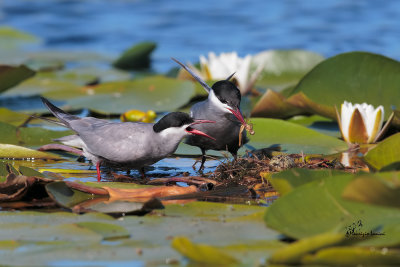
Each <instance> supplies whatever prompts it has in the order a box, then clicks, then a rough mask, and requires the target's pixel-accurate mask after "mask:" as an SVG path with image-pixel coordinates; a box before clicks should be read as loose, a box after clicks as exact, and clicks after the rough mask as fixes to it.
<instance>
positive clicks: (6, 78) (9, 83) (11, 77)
mask: <svg viewBox="0 0 400 267" xmlns="http://www.w3.org/2000/svg"><path fill="white" fill-rule="evenodd" d="M33 75H35V71H33V70H31V69H29V68H27V67H26V66H24V65H20V66H18V67H14V66H8V65H0V93H1V92H3V91H5V90H7V89H8V88H11V87H13V86H15V85H17V84H19V83H20V82H22V81H23V80H26V79H28V78H30V77H32V76H33Z"/></svg>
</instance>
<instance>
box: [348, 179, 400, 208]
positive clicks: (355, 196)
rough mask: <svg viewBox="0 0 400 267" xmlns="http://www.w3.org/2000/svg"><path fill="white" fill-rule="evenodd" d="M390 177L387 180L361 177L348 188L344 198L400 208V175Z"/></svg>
mask: <svg viewBox="0 0 400 267" xmlns="http://www.w3.org/2000/svg"><path fill="white" fill-rule="evenodd" d="M389 177H390V178H389V179H387V180H385V179H382V178H378V177H368V176H367V177H359V178H357V179H355V180H353V181H352V182H351V183H349V184H348V185H347V186H346V188H345V189H344V191H343V195H342V196H343V198H345V199H349V200H355V201H360V202H364V203H369V204H375V205H382V206H391V207H397V208H400V174H398V173H392V174H391V175H390V176H389ZM399 212H400V211H399Z"/></svg>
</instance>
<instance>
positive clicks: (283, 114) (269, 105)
mask: <svg viewBox="0 0 400 267" xmlns="http://www.w3.org/2000/svg"><path fill="white" fill-rule="evenodd" d="M299 113H301V109H299V108H297V107H295V106H293V105H292V104H289V103H288V102H287V101H286V99H285V97H284V96H283V95H282V94H280V93H278V92H275V91H273V90H271V89H268V90H267V91H266V92H265V94H264V95H263V96H262V97H261V98H260V99H259V100H258V102H257V103H256V104H255V106H254V108H253V109H252V111H251V116H252V117H269V118H280V119H284V118H288V117H291V116H294V115H297V114H299Z"/></svg>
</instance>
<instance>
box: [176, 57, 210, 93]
mask: <svg viewBox="0 0 400 267" xmlns="http://www.w3.org/2000/svg"><path fill="white" fill-rule="evenodd" d="M172 60H173V61H175V62H176V63H178V64H179V65H181V67H182V68H184V69H185V70H186V71H187V72H189V73H190V75H192V76H193V78H195V79H196V81H198V82H199V83H200V84H201V86H203V88H204V89H205V90H206V91H207V92H208V93H209V92H210V91H211V90H212V89H211V88H210V86H208V84H207V83H206V82H205V81H203V79H202V78H200V77H199V76H197V75H196V74H195V73H194V72H193V71H192V70H191V69H190V68H189V67H188V66H186V65H185V64H183V63H181V62H179V61H178V60H177V59H175V58H172Z"/></svg>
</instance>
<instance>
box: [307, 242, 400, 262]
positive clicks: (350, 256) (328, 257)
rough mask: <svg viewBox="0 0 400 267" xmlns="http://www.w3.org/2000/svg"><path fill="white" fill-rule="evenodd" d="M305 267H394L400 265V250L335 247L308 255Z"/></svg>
mask: <svg viewBox="0 0 400 267" xmlns="http://www.w3.org/2000/svg"><path fill="white" fill-rule="evenodd" d="M302 264H304V265H308V266H310V265H313V266H358V265H363V266H376V265H380V266H394V265H399V264H400V253H399V252H398V250H388V249H382V250H374V249H370V248H360V247H333V248H326V249H322V250H320V251H318V252H317V253H315V254H314V255H308V256H306V257H305V258H304V259H303V260H302Z"/></svg>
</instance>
